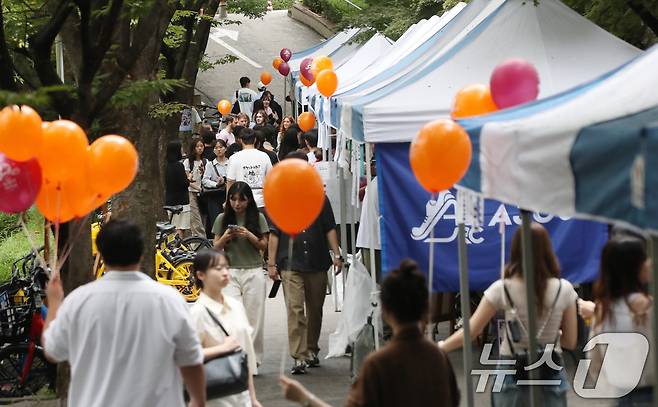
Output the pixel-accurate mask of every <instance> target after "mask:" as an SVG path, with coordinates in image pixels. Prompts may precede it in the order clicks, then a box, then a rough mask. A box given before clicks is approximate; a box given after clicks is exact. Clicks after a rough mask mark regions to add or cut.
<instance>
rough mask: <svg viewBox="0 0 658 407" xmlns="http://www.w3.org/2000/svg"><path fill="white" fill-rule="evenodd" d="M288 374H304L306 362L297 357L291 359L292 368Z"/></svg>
mask: <svg viewBox="0 0 658 407" xmlns="http://www.w3.org/2000/svg"><path fill="white" fill-rule="evenodd" d="M290 374H293V375H298V374H306V362H304V361H303V360H299V359H293V363H292V369H290Z"/></svg>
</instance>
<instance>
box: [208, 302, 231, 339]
mask: <svg viewBox="0 0 658 407" xmlns="http://www.w3.org/2000/svg"><path fill="white" fill-rule="evenodd" d="M204 308H205V309H206V311H208V315H210V318H211V319H212V320H213V321H215V323H216V324H217V325H219V327H220V328H221V330H222V332H224V335H226V336H229V334H228V332H226V329H224V325H222V323H221V322H219V319H217V317H216V316H215V315H214V314H213V313H212V311H210V309H209V308H208V307H204Z"/></svg>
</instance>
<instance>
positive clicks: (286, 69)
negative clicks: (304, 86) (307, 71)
mask: <svg viewBox="0 0 658 407" xmlns="http://www.w3.org/2000/svg"><path fill="white" fill-rule="evenodd" d="M279 73H280V74H281V75H283V76H288V74H289V73H290V66H289V65H288V63H287V62H281V65H279Z"/></svg>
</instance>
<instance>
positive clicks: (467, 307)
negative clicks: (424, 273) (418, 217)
mask: <svg viewBox="0 0 658 407" xmlns="http://www.w3.org/2000/svg"><path fill="white" fill-rule="evenodd" d="M458 227H459V235H458V236H459V290H460V293H459V294H460V298H461V311H462V329H463V331H464V379H465V381H464V383H465V384H466V405H467V406H468V407H473V406H474V395H473V380H472V379H471V370H472V368H473V346H472V341H471V326H470V324H469V321H470V319H471V298H470V297H471V295H470V291H469V284H468V258H467V256H466V228H465V226H464V223H463V222H462V223H460V224H459V226H458Z"/></svg>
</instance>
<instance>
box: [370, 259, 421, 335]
mask: <svg viewBox="0 0 658 407" xmlns="http://www.w3.org/2000/svg"><path fill="white" fill-rule="evenodd" d="M380 298H381V300H382V308H383V309H384V310H386V311H387V312H390V313H391V314H393V316H394V317H395V320H396V321H397V322H399V323H409V322H418V321H421V320H423V319H425V317H426V316H427V311H428V309H429V300H428V298H429V295H428V293H427V283H426V282H425V275H423V273H421V272H420V271H419V270H418V265H417V264H416V262H415V261H413V260H410V259H404V260H402V262H400V266H399V267H398V268H397V269H395V270H393V271H391V272H390V273H389V274H388V276H387V277H386V278H385V279H384V281H383V282H382V288H381V293H380Z"/></svg>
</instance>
